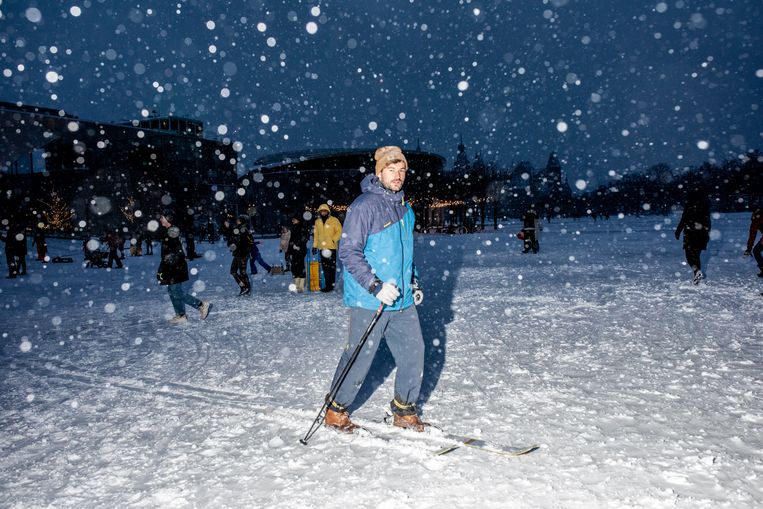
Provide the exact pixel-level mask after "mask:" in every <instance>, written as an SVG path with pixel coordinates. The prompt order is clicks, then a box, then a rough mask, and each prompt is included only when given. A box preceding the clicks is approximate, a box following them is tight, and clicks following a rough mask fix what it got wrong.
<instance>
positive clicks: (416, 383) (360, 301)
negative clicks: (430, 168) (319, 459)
mask: <svg viewBox="0 0 763 509" xmlns="http://www.w3.org/2000/svg"><path fill="white" fill-rule="evenodd" d="M374 159H375V160H376V168H375V169H376V174H375V175H368V176H366V177H365V178H364V179H363V181H362V182H361V185H360V187H361V190H362V191H363V193H362V194H361V195H360V196H359V197H358V198H356V199H355V201H354V202H353V203H352V205H351V206H350V208H349V210H348V212H347V218H346V219H345V223H344V232H343V234H342V242H341V244H340V245H339V259H340V260H341V261H342V264H343V265H344V304H345V305H346V306H348V307H349V308H350V325H349V335H348V342H347V345H346V346H345V348H344V352H343V353H342V356H341V358H340V360H339V365H338V366H337V369H336V372H335V374H334V380H333V382H332V384H331V387H332V389H333V392H334V393H335V396H334V398H333V400H331V401H327V405H328V408H327V411H326V417H325V421H324V423H325V425H326V426H328V427H331V428H335V429H337V430H339V431H343V432H347V433H350V432H352V431H354V430H355V429H356V428H357V426H356V425H355V424H353V422H352V421H351V420H350V416H349V412H348V411H347V407H348V406H349V405H350V404H352V402H353V400H354V399H355V397H356V396H357V393H358V390H359V389H360V387H361V385H362V384H363V380H364V379H365V377H366V375H367V374H368V370H369V368H370V367H371V363H372V361H373V358H374V355H375V354H376V351H377V349H378V347H379V343H380V341H381V339H382V338H385V339H386V341H387V346H388V347H389V349H390V352H392V355H393V357H394V358H395V364H396V365H397V373H396V375H395V396H394V398H393V400H392V402H391V403H390V407H391V409H392V413H393V416H394V421H393V424H394V425H395V426H399V427H403V428H410V429H413V430H416V431H423V430H424V427H425V426H426V425H427V424H426V423H424V422H422V421H421V419H420V418H419V416H418V412H417V409H416V400H417V399H418V397H419V391H420V389H421V379H422V376H423V371H424V340H423V338H422V335H421V326H420V324H419V315H418V313H417V311H416V307H415V305H414V304H419V303H420V302H421V301H422V300H423V293H422V292H421V290H420V289H419V288H418V281H417V279H416V271H415V269H414V265H413V227H414V220H415V217H414V214H413V210H412V209H411V207H410V206H409V205H408V204H407V203H406V202H405V200H404V197H403V192H402V188H403V183H404V182H405V176H406V171H407V169H408V162H407V161H406V159H405V156H404V155H403V152H402V151H401V150H400V148H398V147H393V146H387V147H381V148H379V149H377V150H376V153H375V154H374ZM380 303H383V305H384V308H383V312H382V314H381V316H380V317H379V320H378V322H377V323H376V326H375V327H374V328H373V329H372V330H371V332H370V334H369V335H368V338H367V342H366V343H365V345H364V346H363V351H362V352H360V355H358V356H357V358H356V360H355V362H354V364H352V366H351V367H350V368H349V371H347V373H346V378H345V379H344V382H343V383H342V384H341V386H340V387H339V388H336V387H335V385H336V383H337V380H338V379H339V378H340V377H341V374H342V373H343V371H344V370H345V367H346V366H347V365H348V363H349V360H350V358H351V357H352V352H353V351H354V350H355V347H356V346H357V345H358V343H359V342H360V339H361V337H362V336H363V335H364V331H365V330H366V328H367V324H368V323H369V322H370V321H371V319H372V317H374V316H375V311H376V310H377V309H378V308H379V307H380ZM330 395H331V393H329V396H330Z"/></svg>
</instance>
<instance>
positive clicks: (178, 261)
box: [156, 210, 212, 325]
mask: <svg viewBox="0 0 763 509" xmlns="http://www.w3.org/2000/svg"><path fill="white" fill-rule="evenodd" d="M173 220H174V214H173V213H172V211H171V210H165V211H164V213H162V216H161V217H160V218H159V222H160V223H161V225H162V226H163V229H162V232H161V233H162V261H161V262H160V263H159V269H158V270H157V272H156V279H158V280H159V284H161V285H165V286H167V292H168V293H169V294H170V301H172V307H173V308H174V310H175V316H174V317H173V318H172V319H171V320H170V323H171V324H173V325H182V324H185V323H188V317H186V315H185V305H186V304H188V305H189V306H192V307H194V308H196V309H198V310H199V313H200V314H201V319H202V320H204V319H205V318H206V317H207V315H208V314H209V309H210V308H211V306H212V305H211V304H210V303H209V302H206V301H200V300H199V299H197V298H196V297H194V296H193V295H190V294H188V293H185V292H184V291H183V283H184V282H186V281H188V262H186V259H185V253H184V252H183V245H182V244H181V243H180V229H179V228H178V227H177V226H173V225H172V221H173Z"/></svg>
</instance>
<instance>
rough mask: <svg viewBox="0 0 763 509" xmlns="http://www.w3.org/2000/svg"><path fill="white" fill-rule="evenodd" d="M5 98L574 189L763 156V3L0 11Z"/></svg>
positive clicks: (264, 147)
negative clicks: (555, 175) (411, 159)
mask: <svg viewBox="0 0 763 509" xmlns="http://www.w3.org/2000/svg"><path fill="white" fill-rule="evenodd" d="M0 11H2V18H1V19H0V49H1V53H0V73H1V74H0V100H5V101H12V102H16V101H22V102H24V103H27V104H34V105H39V106H45V107H53V108H62V109H65V110H67V111H70V112H72V113H74V114H76V115H79V116H80V117H81V118H84V119H93V120H104V121H122V120H129V119H136V118H141V116H145V115H148V114H150V112H152V111H155V112H156V113H157V114H159V115H167V114H173V115H178V116H185V117H192V118H198V119H201V120H203V121H204V122H205V125H206V135H207V136H208V137H215V136H218V137H220V138H225V137H227V138H229V139H231V140H235V141H240V142H241V143H243V152H242V153H243V154H245V158H244V159H243V166H248V165H250V164H251V162H252V161H254V160H255V159H256V158H258V157H261V156H263V155H268V154H272V153H275V152H282V151H291V150H302V149H306V148H340V147H347V148H350V147H374V146H377V145H381V144H398V145H401V146H402V147H404V148H406V147H407V148H411V149H412V148H415V147H416V146H417V144H418V143H420V144H421V148H422V149H424V150H430V151H434V152H437V153H439V154H441V155H443V156H445V157H446V158H447V159H448V165H450V164H452V161H453V157H454V155H455V151H456V147H457V145H458V141H459V136H460V135H463V139H464V143H465V144H466V146H467V151H468V154H469V157H470V158H473V157H474V155H475V153H476V152H480V153H481V155H482V157H483V158H484V159H485V160H487V161H493V160H494V161H496V162H497V163H498V164H499V165H501V166H508V165H511V164H513V163H516V162H518V161H521V160H528V161H530V162H532V164H534V165H535V166H536V167H543V166H544V165H545V163H546V160H547V158H548V153H549V152H550V151H555V152H557V154H558V155H559V157H560V159H561V161H562V165H563V168H564V170H565V172H566V173H567V176H568V179H569V181H570V183H572V182H574V181H575V179H578V178H581V177H582V178H587V179H591V180H592V182H591V183H594V182H598V183H601V182H603V180H605V179H606V178H607V175H612V174H613V173H612V172H616V173H617V174H622V173H624V172H627V171H643V170H644V169H646V168H647V167H648V166H651V165H653V164H656V163H659V162H665V163H668V164H669V165H671V166H672V167H674V168H683V167H686V166H691V165H698V164H700V163H702V162H703V161H706V160H711V161H718V162H720V161H723V160H726V159H730V158H736V157H739V156H740V155H741V154H744V153H745V152H746V151H747V150H749V149H754V148H763V143H761V141H762V140H761V136H762V135H763V132H762V131H763V122H762V121H761V112H760V102H761V100H762V99H763V94H761V92H762V91H763V86H762V85H763V56H762V54H763V52H762V51H761V34H763V29H762V28H761V26H763V17H762V16H761V12H762V11H763V2H761V1H760V0H733V1H732V0H717V1H703V2H699V1H691V0H678V1H676V0H671V1H667V2H661V1H658V0H653V1H647V2H644V1H639V0H515V1H508V0H503V1H501V0H483V1H466V0H462V1H457V0H452V1H444V0H442V1H437V0H434V1H422V0H384V1H376V0H362V1H323V2H319V1H309V2H299V1H292V0H289V1H222V0H215V1H202V0H175V1H168V0H162V1H157V0H148V1H135V0H118V1H115V0H63V1H32V0H0Z"/></svg>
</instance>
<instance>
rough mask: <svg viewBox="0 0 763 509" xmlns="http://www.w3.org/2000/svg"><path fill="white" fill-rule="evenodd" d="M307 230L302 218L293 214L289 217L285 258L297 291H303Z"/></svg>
mask: <svg viewBox="0 0 763 509" xmlns="http://www.w3.org/2000/svg"><path fill="white" fill-rule="evenodd" d="M307 240H308V236H307V232H306V231H305V226H304V224H303V223H302V218H301V217H300V216H299V215H297V214H295V215H294V216H293V217H292V218H291V228H290V230H289V247H288V248H287V249H286V258H287V259H288V260H289V266H290V267H291V276H292V277H293V278H294V286H295V287H296V289H297V291H298V292H304V291H305V277H307V273H306V272H305V255H307Z"/></svg>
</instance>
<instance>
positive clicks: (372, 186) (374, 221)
mask: <svg viewBox="0 0 763 509" xmlns="http://www.w3.org/2000/svg"><path fill="white" fill-rule="evenodd" d="M360 189H361V190H362V191H363V194H361V195H360V196H358V197H357V198H356V199H355V201H354V202H352V205H350V208H349V209H348V210H347V216H346V218H345V220H344V226H343V229H342V240H341V242H340V243H339V251H338V253H339V259H340V260H341V261H342V265H344V303H345V305H346V306H350V307H359V308H364V309H372V310H375V309H377V308H378V307H379V300H378V299H377V298H376V297H375V296H374V294H373V293H371V292H372V290H373V288H372V287H373V285H374V282H375V281H376V280H377V279H378V280H380V281H381V282H382V283H392V284H394V285H395V286H397V287H398V289H399V290H400V297H398V299H397V300H396V301H395V302H394V303H393V305H392V306H387V307H385V310H400V309H404V308H407V307H409V306H411V305H413V292H412V288H411V282H412V280H413V276H414V271H415V268H414V265H413V226H414V223H415V216H414V214H413V210H412V209H411V207H410V205H408V204H407V203H406V202H405V200H404V195H403V192H402V191H398V192H397V193H394V192H392V191H389V190H387V189H385V188H384V187H383V186H382V185H381V182H380V181H379V179H378V177H376V175H368V176H366V177H365V178H364V179H363V181H362V182H361V183H360Z"/></svg>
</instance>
